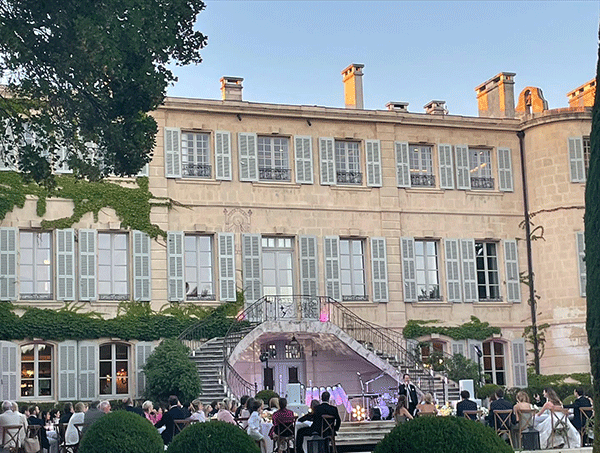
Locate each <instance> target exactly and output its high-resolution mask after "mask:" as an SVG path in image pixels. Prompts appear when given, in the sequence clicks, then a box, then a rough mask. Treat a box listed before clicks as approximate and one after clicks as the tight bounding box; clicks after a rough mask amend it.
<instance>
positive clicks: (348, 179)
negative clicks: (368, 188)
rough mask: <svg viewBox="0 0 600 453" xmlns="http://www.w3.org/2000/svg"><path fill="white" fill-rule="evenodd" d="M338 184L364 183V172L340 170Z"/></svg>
mask: <svg viewBox="0 0 600 453" xmlns="http://www.w3.org/2000/svg"><path fill="white" fill-rule="evenodd" d="M337 182H338V184H362V173H361V172H359V171H338V172H337Z"/></svg>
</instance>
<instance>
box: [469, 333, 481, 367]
mask: <svg viewBox="0 0 600 453" xmlns="http://www.w3.org/2000/svg"><path fill="white" fill-rule="evenodd" d="M475 346H477V347H478V348H479V350H480V351H481V352H483V343H482V342H481V341H479V340H467V349H468V350H469V351H468V352H467V357H468V358H470V359H471V360H472V361H473V362H475V363H481V367H482V370H481V372H482V373H483V357H482V358H481V359H480V358H479V357H478V355H477V351H476V350H475Z"/></svg>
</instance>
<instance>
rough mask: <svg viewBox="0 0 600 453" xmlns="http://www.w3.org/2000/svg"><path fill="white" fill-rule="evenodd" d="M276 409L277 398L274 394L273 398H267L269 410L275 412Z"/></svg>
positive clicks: (277, 407)
mask: <svg viewBox="0 0 600 453" xmlns="http://www.w3.org/2000/svg"><path fill="white" fill-rule="evenodd" d="M278 409H279V398H277V397H276V396H274V397H273V398H271V399H270V400H269V410H270V411H271V412H275V411H276V410H278Z"/></svg>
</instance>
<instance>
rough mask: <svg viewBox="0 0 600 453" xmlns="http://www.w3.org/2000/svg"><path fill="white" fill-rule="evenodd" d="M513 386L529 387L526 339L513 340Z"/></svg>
mask: <svg viewBox="0 0 600 453" xmlns="http://www.w3.org/2000/svg"><path fill="white" fill-rule="evenodd" d="M512 359H513V387H517V388H526V387H527V349H526V348H525V340H524V339H523V338H518V339H516V340H513V342H512Z"/></svg>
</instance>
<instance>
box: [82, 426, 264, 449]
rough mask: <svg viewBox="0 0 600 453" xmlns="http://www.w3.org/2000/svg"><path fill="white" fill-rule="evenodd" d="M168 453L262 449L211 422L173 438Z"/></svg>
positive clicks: (240, 432) (243, 435)
mask: <svg viewBox="0 0 600 453" xmlns="http://www.w3.org/2000/svg"><path fill="white" fill-rule="evenodd" d="M106 451H108V450H106ZM80 453H85V452H80ZM167 453H260V448H258V445H256V443H255V442H254V440H252V438H251V437H250V436H249V435H248V434H246V432H245V431H243V430H241V429H240V428H239V427H237V426H236V425H232V424H231V423H225V422H219V421H210V422H206V423H194V424H192V425H190V426H188V427H187V428H185V429H184V430H183V431H181V433H179V434H177V435H176V436H175V437H174V438H173V442H171V443H170V444H169V449H168V450H167ZM269 453H270V452H269Z"/></svg>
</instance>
